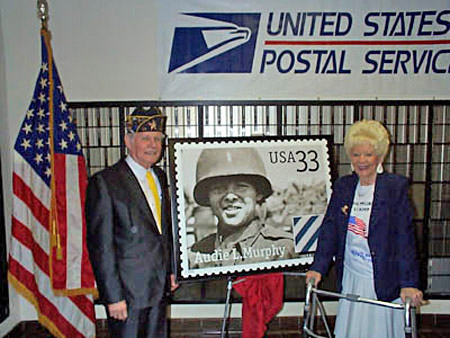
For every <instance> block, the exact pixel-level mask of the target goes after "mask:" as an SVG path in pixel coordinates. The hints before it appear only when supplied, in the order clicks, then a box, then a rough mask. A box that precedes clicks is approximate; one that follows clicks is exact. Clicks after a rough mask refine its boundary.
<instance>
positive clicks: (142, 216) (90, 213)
mask: <svg viewBox="0 0 450 338" xmlns="http://www.w3.org/2000/svg"><path fill="white" fill-rule="evenodd" d="M154 171H155V173H156V175H157V176H158V179H159V182H160V184H161V188H162V201H161V202H162V203H161V218H162V231H163V233H162V234H160V233H159V230H158V228H157V224H156V221H155V218H154V217H153V214H152V212H151V209H150V207H149V205H148V203H147V200H146V198H145V195H144V192H143V191H142V189H141V186H140V185H139V182H138V180H137V179H136V177H135V176H134V174H133V172H132V171H131V169H130V167H129V166H128V164H127V163H126V162H125V160H124V159H122V160H120V161H119V162H118V163H116V164H115V165H113V166H111V167H110V168H107V169H105V170H102V171H101V172H99V173H97V174H95V175H94V176H93V177H92V178H91V179H90V180H89V184H88V188H87V194H86V223H87V245H88V250H89V258H90V260H91V262H92V266H93V269H94V274H95V278H96V282H97V287H98V290H99V294H100V300H101V301H102V302H103V303H106V304H111V303H116V302H118V301H120V300H126V301H127V302H128V304H129V305H131V306H133V307H135V308H144V307H148V306H154V305H157V304H159V302H160V301H161V299H162V297H163V295H164V294H165V293H166V292H168V288H169V287H170V283H168V276H169V274H170V272H171V251H172V250H171V245H172V228H171V218H170V206H169V201H170V199H169V196H168V192H167V180H166V176H165V174H164V172H163V171H162V170H161V169H159V168H157V167H154Z"/></svg>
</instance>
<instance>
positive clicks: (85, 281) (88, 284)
mask: <svg viewBox="0 0 450 338" xmlns="http://www.w3.org/2000/svg"><path fill="white" fill-rule="evenodd" d="M78 175H79V180H78V184H79V190H80V191H83V192H85V191H86V188H87V183H88V179H87V170H86V163H85V161H84V158H83V157H81V156H80V157H78ZM80 202H81V206H82V208H81V217H82V220H83V238H86V217H85V211H84V205H85V204H86V194H85V193H83V194H80ZM82 264H83V267H82V271H81V285H82V287H85V288H93V287H94V286H95V285H94V283H93V281H95V278H94V272H93V271H92V265H91V261H90V259H89V253H88V250H87V246H86V241H83V257H82Z"/></svg>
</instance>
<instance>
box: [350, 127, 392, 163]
mask: <svg viewBox="0 0 450 338" xmlns="http://www.w3.org/2000/svg"><path fill="white" fill-rule="evenodd" d="M389 143H390V140H389V132H388V131H387V129H386V128H385V127H384V126H383V124H382V123H381V122H379V121H375V120H361V121H358V122H355V123H353V124H352V125H351V127H350V129H349V130H348V131H347V134H346V135H345V140H344V147H345V151H346V152H347V155H348V156H350V152H351V150H352V148H353V147H355V146H357V145H360V144H370V145H372V146H373V148H374V149H375V153H376V154H377V156H378V157H380V158H381V159H384V157H385V156H386V154H387V152H388V150H389Z"/></svg>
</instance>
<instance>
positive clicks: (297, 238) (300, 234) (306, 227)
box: [295, 216, 319, 245]
mask: <svg viewBox="0 0 450 338" xmlns="http://www.w3.org/2000/svg"><path fill="white" fill-rule="evenodd" d="M317 217H319V216H312V217H310V218H309V220H308V221H307V222H306V223H305V225H304V226H303V228H302V229H301V230H300V231H299V232H298V234H297V235H296V236H295V245H297V244H298V243H299V242H300V240H301V239H302V237H303V236H304V235H305V234H306V233H307V232H308V230H309V228H311V226H312V225H313V224H314V222H315V221H316V219H317ZM300 219H301V217H299V220H300Z"/></svg>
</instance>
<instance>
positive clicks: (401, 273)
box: [311, 173, 419, 301]
mask: <svg viewBox="0 0 450 338" xmlns="http://www.w3.org/2000/svg"><path fill="white" fill-rule="evenodd" d="M357 183H358V176H357V175H356V174H353V175H350V176H345V177H342V178H340V179H339V180H338V181H337V182H336V183H335V185H334V187H333V193H332V196H331V200H330V203H329V205H328V208H327V212H326V215H325V218H324V220H323V223H322V226H321V229H320V235H319V242H318V247H317V250H316V253H315V257H314V263H313V265H312V266H311V270H315V271H318V272H320V273H321V274H322V275H324V274H325V273H326V272H327V270H328V267H329V264H330V263H331V260H332V259H333V257H334V258H335V260H336V273H337V284H338V285H337V286H338V290H339V292H340V291H341V289H342V285H341V283H342V275H343V264H344V251H345V240H346V235H347V225H348V218H349V216H350V211H351V210H352V204H353V197H354V195H355V189H356V186H357ZM412 214H413V212H412V208H411V205H410V203H409V199H408V181H407V179H406V178H405V177H402V176H399V175H395V174H388V173H384V174H381V175H380V174H379V175H377V180H376V183H375V193H374V200H373V204H372V212H371V215H370V223H369V238H368V240H369V248H370V251H371V255H372V262H373V271H374V279H375V292H376V294H377V297H378V299H379V300H383V301H392V300H394V299H395V298H397V297H399V296H400V289H401V288H405V287H415V288H419V273H418V262H417V257H416V248H415V237H414V228H413V225H412Z"/></svg>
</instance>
